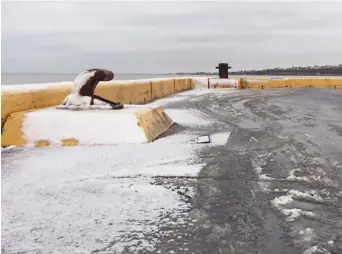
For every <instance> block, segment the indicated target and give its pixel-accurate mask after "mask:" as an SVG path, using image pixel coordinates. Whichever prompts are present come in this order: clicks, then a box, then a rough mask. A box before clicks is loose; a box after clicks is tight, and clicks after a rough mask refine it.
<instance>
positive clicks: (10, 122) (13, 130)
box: [1, 107, 174, 147]
mask: <svg viewBox="0 0 342 254" xmlns="http://www.w3.org/2000/svg"><path fill="white" fill-rule="evenodd" d="M37 110H42V109H35V110H27V111H23V112H17V113H13V114H11V115H10V116H9V117H8V119H7V121H6V123H5V125H4V129H3V133H2V135H1V143H2V146H11V145H14V146H17V147H22V146H34V147H47V146H52V145H58V146H78V145H80V143H81V141H80V140H77V139H74V138H69V139H61V140H58V141H57V142H56V141H53V142H52V141H51V140H44V139H37V140H34V142H33V143H29V142H28V141H27V140H26V139H25V134H24V133H23V125H24V121H25V119H26V117H27V115H28V114H29V113H30V112H32V111H37ZM113 113H114V114H115V112H113ZM135 114H136V118H137V121H136V124H137V127H139V128H141V129H142V130H143V132H144V134H145V136H146V139H147V141H148V142H153V141H154V140H155V139H157V138H158V137H159V136H160V135H161V134H163V133H164V132H166V131H167V130H168V129H169V128H170V127H171V126H172V125H173V124H174V122H173V121H172V119H171V118H170V117H169V116H168V115H167V114H166V113H165V111H164V109H163V108H162V107H156V108H148V109H144V110H137V112H136V113H135Z"/></svg>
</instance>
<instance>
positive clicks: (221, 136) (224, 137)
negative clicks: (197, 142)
mask: <svg viewBox="0 0 342 254" xmlns="http://www.w3.org/2000/svg"><path fill="white" fill-rule="evenodd" d="M229 136H230V132H221V133H214V134H212V135H210V140H211V144H212V145H217V146H224V145H225V144H226V143H227V142H228V139H229Z"/></svg>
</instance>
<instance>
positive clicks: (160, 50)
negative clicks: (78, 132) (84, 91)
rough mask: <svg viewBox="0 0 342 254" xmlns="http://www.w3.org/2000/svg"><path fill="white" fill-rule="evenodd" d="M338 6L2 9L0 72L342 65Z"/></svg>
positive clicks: (17, 5)
mask: <svg viewBox="0 0 342 254" xmlns="http://www.w3.org/2000/svg"><path fill="white" fill-rule="evenodd" d="M341 13H342V2H278V3H277V2H258V3H256V2H117V1H106V2H98V1H92V2H89V1H85V2H80V1H74V2H70V1H54V2H53V1H49V2H48V1H47V2H16V1H12V2H2V57H1V58H2V59H1V60H2V72H50V73H54V72H59V73H61V72H64V73H75V72H79V71H82V70H83V69H87V68H98V67H100V68H108V69H111V70H113V71H114V72H116V73H167V72H177V71H214V70H215V69H214V67H215V66H216V64H217V63H219V62H228V63H229V64H230V65H232V67H233V68H232V69H233V70H240V69H263V68H274V67H290V66H294V65H295V66H298V65H315V64H317V65H323V64H341V63H342V25H341V24H342V15H341Z"/></svg>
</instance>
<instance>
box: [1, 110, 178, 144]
mask: <svg viewBox="0 0 342 254" xmlns="http://www.w3.org/2000/svg"><path fill="white" fill-rule="evenodd" d="M172 125H173V121H172V120H171V119H170V118H169V116H168V115H166V113H165V112H164V110H163V108H161V107H146V106H143V105H141V106H140V105H136V106H134V105H131V106H130V105H125V108H124V109H121V110H101V109H93V110H63V109H56V108H48V109H41V110H34V111H32V110H31V111H25V112H19V113H14V114H12V115H11V116H10V117H9V118H8V120H7V121H6V123H5V126H4V129H3V133H2V146H9V145H15V146H23V145H34V146H50V145H62V146H74V145H115V144H123V143H146V142H152V141H153V140H155V139H156V138H157V137H158V136H160V135H161V134H162V133H164V132H165V131H167V130H168V129H169V128H170V127H171V126H172Z"/></svg>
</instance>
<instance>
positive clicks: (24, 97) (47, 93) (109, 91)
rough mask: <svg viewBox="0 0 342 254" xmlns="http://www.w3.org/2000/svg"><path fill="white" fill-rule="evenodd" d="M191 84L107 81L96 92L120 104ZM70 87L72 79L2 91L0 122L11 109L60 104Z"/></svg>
mask: <svg viewBox="0 0 342 254" xmlns="http://www.w3.org/2000/svg"><path fill="white" fill-rule="evenodd" d="M191 88H192V85H191V81H190V79H188V78H183V79H182V78H179V79H168V80H166V79H161V80H151V81H150V80H142V81H120V82H117V81H115V82H113V81H110V82H100V83H99V85H98V86H97V88H96V90H95V94H97V95H99V96H102V97H104V98H106V99H108V100H111V101H119V102H121V103H123V104H143V103H148V102H150V101H151V100H154V99H157V98H162V97H165V96H168V95H170V94H173V93H175V92H180V91H184V90H188V89H191ZM70 89H71V83H70V86H68V85H67V86H62V87H51V88H45V89H37V90H25V91H24V90H23V91H18V90H13V91H4V92H2V93H1V107H2V109H1V126H2V127H3V124H4V122H5V121H6V119H7V118H8V117H9V116H10V115H11V114H12V113H16V112H22V111H26V110H30V109H35V108H45V107H51V106H56V105H58V104H60V103H61V102H62V101H63V100H64V98H65V97H66V96H67V95H68V94H69V93H70Z"/></svg>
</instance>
